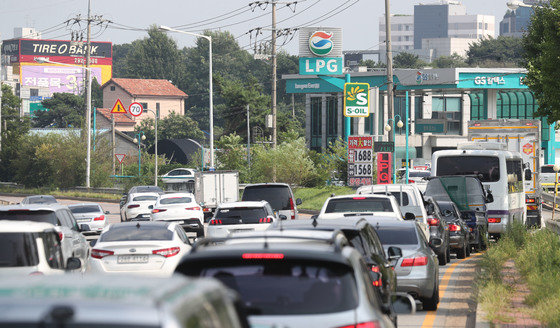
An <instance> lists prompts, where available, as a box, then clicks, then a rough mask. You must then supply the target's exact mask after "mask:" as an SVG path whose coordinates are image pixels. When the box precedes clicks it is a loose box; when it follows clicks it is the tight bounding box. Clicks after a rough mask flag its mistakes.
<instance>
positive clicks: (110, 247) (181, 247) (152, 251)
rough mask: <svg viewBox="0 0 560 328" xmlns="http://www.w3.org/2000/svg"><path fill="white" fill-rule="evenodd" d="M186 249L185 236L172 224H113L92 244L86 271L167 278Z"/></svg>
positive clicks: (187, 246)
mask: <svg viewBox="0 0 560 328" xmlns="http://www.w3.org/2000/svg"><path fill="white" fill-rule="evenodd" d="M190 249H191V244H190V241H189V238H188V237H187V234H186V233H185V231H184V230H183V228H181V226H179V225H178V224H176V223H173V222H144V221H137V222H122V223H115V224H111V225H109V226H108V227H107V228H106V229H105V230H103V232H102V233H101V236H99V240H98V241H97V242H96V243H95V244H94V245H93V248H92V250H91V256H90V259H89V261H88V263H87V268H86V272H87V273H117V274H118V273H126V274H145V275H151V276H164V277H167V276H171V274H172V273H173V271H174V270H175V267H176V266H177V264H178V263H179V261H180V260H181V257H183V255H185V254H186V253H187V252H188V251H189V250H190Z"/></svg>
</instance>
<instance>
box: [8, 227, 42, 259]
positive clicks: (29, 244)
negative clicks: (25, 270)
mask: <svg viewBox="0 0 560 328" xmlns="http://www.w3.org/2000/svg"><path fill="white" fill-rule="evenodd" d="M37 264H39V255H38V252H37V244H36V242H35V237H34V235H33V234H31V233H11V232H10V233H0V267H2V268H13V267H28V266H34V265H37Z"/></svg>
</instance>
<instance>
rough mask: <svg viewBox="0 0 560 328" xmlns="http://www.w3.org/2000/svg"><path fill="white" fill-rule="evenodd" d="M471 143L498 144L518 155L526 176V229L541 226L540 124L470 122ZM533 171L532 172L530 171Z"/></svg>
mask: <svg viewBox="0 0 560 328" xmlns="http://www.w3.org/2000/svg"><path fill="white" fill-rule="evenodd" d="M468 138H469V140H470V141H487V142H498V143H502V144H504V145H505V149H504V150H509V151H512V152H519V153H521V155H522V158H523V166H524V170H523V171H524V172H525V173H524V174H525V183H524V190H525V205H526V207H527V220H526V222H525V223H526V225H527V226H537V227H540V226H541V220H542V202H541V198H542V195H541V193H542V189H541V185H540V179H539V174H540V149H541V122H540V121H539V120H534V119H492V120H481V121H469V122H468ZM529 170H530V172H529Z"/></svg>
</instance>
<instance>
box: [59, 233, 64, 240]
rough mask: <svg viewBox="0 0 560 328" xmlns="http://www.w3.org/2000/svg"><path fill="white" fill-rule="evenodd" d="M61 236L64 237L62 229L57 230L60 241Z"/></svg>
mask: <svg viewBox="0 0 560 328" xmlns="http://www.w3.org/2000/svg"><path fill="white" fill-rule="evenodd" d="M63 238H64V233H62V231H59V232H58V239H59V240H60V241H62V239H63Z"/></svg>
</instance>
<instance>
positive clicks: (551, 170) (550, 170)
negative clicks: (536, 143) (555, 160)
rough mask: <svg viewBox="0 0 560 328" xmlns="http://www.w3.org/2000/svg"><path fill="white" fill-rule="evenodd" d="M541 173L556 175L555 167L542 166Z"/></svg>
mask: <svg viewBox="0 0 560 328" xmlns="http://www.w3.org/2000/svg"><path fill="white" fill-rule="evenodd" d="M541 173H556V172H554V165H551V166H541Z"/></svg>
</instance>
